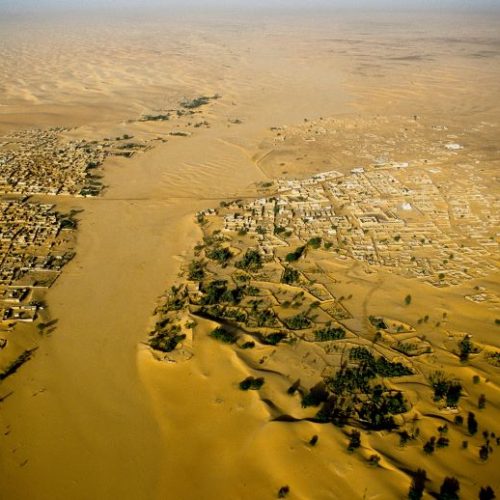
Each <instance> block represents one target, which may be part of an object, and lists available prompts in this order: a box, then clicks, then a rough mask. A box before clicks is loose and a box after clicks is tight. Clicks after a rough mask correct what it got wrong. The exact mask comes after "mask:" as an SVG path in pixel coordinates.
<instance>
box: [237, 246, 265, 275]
mask: <svg viewBox="0 0 500 500" xmlns="http://www.w3.org/2000/svg"><path fill="white" fill-rule="evenodd" d="M235 265H236V267H238V268H240V269H245V270H247V271H257V270H259V269H261V268H262V255H261V254H260V252H259V251H258V250H256V249H254V248H249V249H247V251H246V252H245V255H243V258H242V259H241V260H239V261H238V262H236V264H235Z"/></svg>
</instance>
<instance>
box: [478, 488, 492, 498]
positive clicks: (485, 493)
mask: <svg viewBox="0 0 500 500" xmlns="http://www.w3.org/2000/svg"><path fill="white" fill-rule="evenodd" d="M495 498H496V495H495V492H494V491H493V488H492V487H491V486H484V487H481V489H480V490H479V500H494V499H495Z"/></svg>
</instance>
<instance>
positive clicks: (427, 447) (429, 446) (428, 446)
mask: <svg viewBox="0 0 500 500" xmlns="http://www.w3.org/2000/svg"><path fill="white" fill-rule="evenodd" d="M435 449H436V438H435V437H434V436H432V437H431V438H430V439H429V441H427V442H426V443H425V444H424V452H425V453H427V455H432V454H433V453H434V450H435Z"/></svg>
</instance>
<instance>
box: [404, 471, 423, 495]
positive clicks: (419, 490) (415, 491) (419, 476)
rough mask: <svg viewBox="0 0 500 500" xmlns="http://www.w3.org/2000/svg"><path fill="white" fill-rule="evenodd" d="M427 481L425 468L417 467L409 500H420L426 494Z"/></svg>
mask: <svg viewBox="0 0 500 500" xmlns="http://www.w3.org/2000/svg"><path fill="white" fill-rule="evenodd" d="M425 481H427V472H426V471H425V470H424V469H417V470H416V471H415V474H414V475H413V478H412V480H411V485H410V491H409V492H408V499H409V500H420V499H421V498H422V496H423V495H424V489H425Z"/></svg>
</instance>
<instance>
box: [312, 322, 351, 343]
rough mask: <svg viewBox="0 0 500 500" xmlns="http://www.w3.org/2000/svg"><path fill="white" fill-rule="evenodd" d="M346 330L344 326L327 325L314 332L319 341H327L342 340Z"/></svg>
mask: <svg viewBox="0 0 500 500" xmlns="http://www.w3.org/2000/svg"><path fill="white" fill-rule="evenodd" d="M345 335H346V334H345V330H344V329H343V328H342V327H333V326H327V327H325V328H322V329H321V330H316V331H315V332H314V338H315V340H316V341H317V342H327V341H329V340H341V339H343V338H345Z"/></svg>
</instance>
